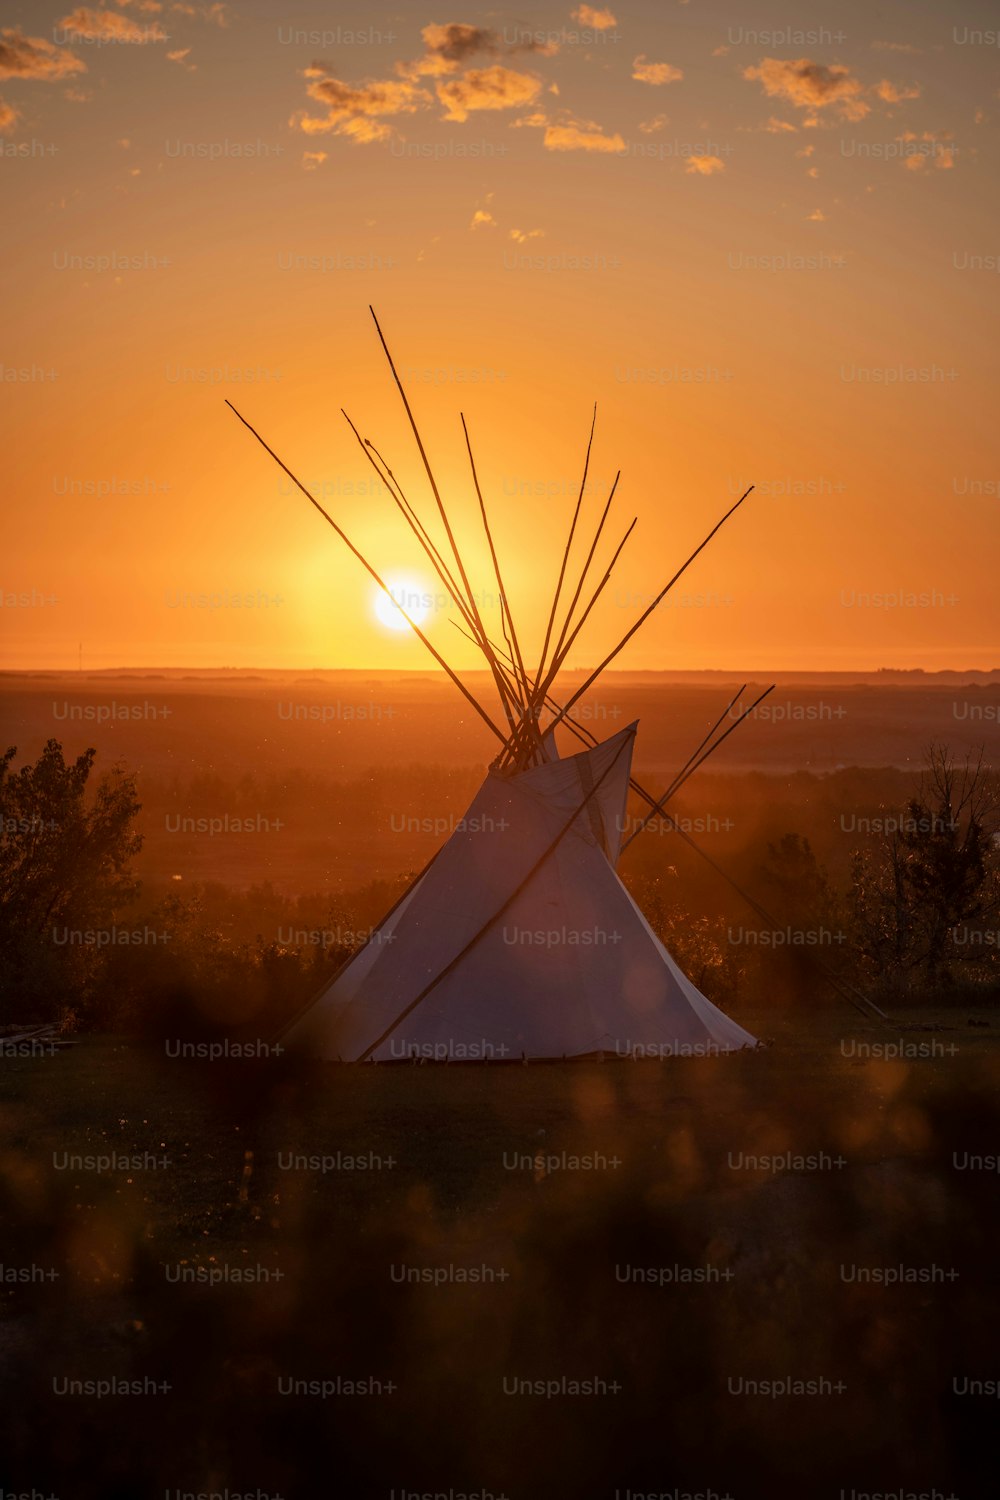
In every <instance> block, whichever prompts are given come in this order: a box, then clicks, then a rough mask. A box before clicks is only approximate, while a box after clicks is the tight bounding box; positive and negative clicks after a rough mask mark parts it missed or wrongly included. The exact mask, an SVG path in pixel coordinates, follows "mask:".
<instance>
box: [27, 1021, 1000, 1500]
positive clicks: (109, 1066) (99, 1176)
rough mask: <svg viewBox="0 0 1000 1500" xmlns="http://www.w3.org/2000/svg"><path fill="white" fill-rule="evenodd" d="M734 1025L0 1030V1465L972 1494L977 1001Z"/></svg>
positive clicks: (281, 1489)
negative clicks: (555, 1052)
mask: <svg viewBox="0 0 1000 1500" xmlns="http://www.w3.org/2000/svg"><path fill="white" fill-rule="evenodd" d="M739 1019H740V1020H741V1022H744V1023H745V1024H747V1025H749V1026H750V1028H751V1030H754V1031H756V1033H757V1034H758V1035H760V1036H762V1037H765V1038H767V1039H768V1042H769V1045H768V1047H767V1048H766V1049H765V1050H759V1051H757V1052H755V1053H746V1054H741V1055H738V1056H732V1057H718V1058H698V1059H674V1060H671V1061H666V1062H662V1063H660V1062H643V1063H629V1062H620V1061H608V1062H606V1063H604V1064H600V1063H586V1064H554V1065H534V1066H529V1067H523V1066H485V1067H483V1066H479V1067H476V1066H470V1067H447V1068H441V1067H410V1066H402V1067H398V1066H397V1067H380V1068H363V1067H327V1068H318V1069H313V1070H309V1071H304V1072H303V1071H300V1070H298V1069H295V1068H293V1067H292V1066H291V1065H290V1063H289V1062H288V1059H286V1058H278V1059H275V1058H270V1059H266V1058H265V1059H259V1060H253V1061H248V1060H232V1059H230V1060H226V1061H216V1062H209V1061H201V1060H191V1059H184V1058H172V1057H169V1056H167V1054H166V1049H165V1048H162V1049H153V1048H151V1047H140V1046H137V1045H135V1044H126V1043H123V1042H121V1041H119V1040H116V1039H114V1038H96V1039H85V1040H83V1041H82V1042H80V1044H79V1045H77V1046H75V1047H72V1048H67V1049H64V1050H62V1051H59V1052H58V1053H57V1054H55V1055H52V1056H48V1055H43V1056H36V1057H6V1058H4V1059H3V1060H2V1061H0V1127H2V1129H0V1140H2V1146H0V1213H2V1221H3V1228H2V1235H3V1238H2V1247H3V1248H2V1259H3V1278H4V1279H3V1283H2V1286H0V1306H2V1310H3V1311H2V1321H0V1395H2V1409H3V1415H2V1418H0V1431H2V1442H0V1480H2V1481H3V1483H4V1484H5V1485H6V1486H7V1487H8V1488H12V1489H20V1490H24V1489H29V1490H30V1488H31V1487H34V1488H36V1489H37V1490H39V1491H40V1492H41V1493H42V1494H45V1495H50V1494H56V1495H60V1496H70V1495H72V1496H80V1497H90V1496H95V1497H96V1496H102V1497H117V1496H137V1495H145V1494H149V1495H156V1494H161V1495H162V1494H163V1493H164V1492H167V1493H168V1494H169V1495H172V1494H173V1491H175V1490H178V1491H180V1492H182V1493H183V1492H204V1491H213V1490H214V1491H221V1492H225V1490H226V1489H227V1488H228V1489H229V1491H230V1492H234V1493H237V1494H241V1493H245V1492H247V1491H249V1492H251V1493H254V1492H257V1491H259V1492H261V1493H262V1494H264V1495H269V1496H277V1495H282V1496H284V1497H287V1500H291V1497H293V1496H295V1497H297V1496H313V1495H320V1494H324V1495H325V1494H331V1495H332V1494H337V1495H340V1494H345V1495H383V1496H389V1495H390V1494H391V1492H392V1491H393V1490H395V1492H396V1493H395V1500H400V1497H401V1496H402V1495H403V1494H404V1493H406V1494H409V1493H411V1492H417V1493H427V1492H433V1493H438V1494H441V1493H444V1494H447V1493H448V1492H449V1491H452V1492H453V1495H454V1496H457V1495H465V1494H474V1493H477V1492H480V1493H483V1494H486V1495H490V1494H491V1495H493V1496H499V1495H501V1494H506V1495H507V1496H509V1497H510V1500H515V1497H518V1496H529V1495H531V1496H534V1495H552V1496H577V1495H579V1496H589V1495H594V1496H597V1495H608V1496H614V1494H615V1491H616V1490H617V1491H619V1492H620V1494H621V1495H622V1496H624V1495H626V1494H628V1493H629V1492H630V1491H631V1492H632V1494H633V1495H635V1494H649V1493H656V1494H667V1493H672V1492H673V1491H674V1490H679V1492H680V1493H682V1494H683V1493H685V1492H687V1491H689V1492H693V1493H704V1494H706V1495H707V1494H709V1493H711V1492H712V1491H713V1490H714V1491H715V1492H716V1493H717V1494H718V1496H720V1497H721V1496H723V1495H725V1494H727V1493H728V1494H730V1495H732V1496H733V1497H734V1500H741V1497H743V1496H750V1495H764V1494H768V1495H789V1496H792V1495H794V1496H800V1495H801V1496H807V1495H808V1496H822V1495H830V1496H834V1497H835V1496H838V1495H839V1493H840V1491H841V1490H844V1491H845V1492H846V1493H847V1494H848V1495H850V1492H851V1490H852V1489H853V1490H855V1491H857V1492H858V1493H859V1494H860V1493H866V1492H879V1491H891V1490H898V1489H900V1488H901V1487H902V1488H903V1489H904V1490H905V1489H906V1488H909V1489H911V1490H913V1491H917V1492H921V1491H927V1492H931V1491H933V1490H934V1489H935V1488H937V1489H938V1490H940V1491H941V1493H942V1495H943V1496H947V1495H949V1494H951V1493H953V1492H954V1493H955V1494H957V1495H960V1496H961V1500H969V1497H972V1496H979V1495H983V1496H985V1495H988V1494H992V1493H994V1490H993V1489H992V1488H991V1485H992V1483H993V1482H994V1481H993V1480H992V1478H991V1475H992V1469H993V1468H994V1467H995V1465H993V1466H991V1465H989V1464H988V1463H987V1461H986V1459H985V1458H984V1457H981V1456H980V1455H981V1454H982V1453H983V1449H982V1446H981V1445H979V1444H977V1438H978V1437H980V1436H982V1435H983V1434H984V1433H985V1430H986V1422H987V1420H988V1417H989V1413H990V1412H991V1411H992V1410H995V1407H996V1401H995V1399H994V1400H992V1401H991V1400H990V1398H989V1397H987V1396H985V1395H982V1394H975V1393H974V1392H975V1390H976V1387H975V1385H974V1382H976V1381H986V1382H990V1381H993V1382H994V1385H993V1387H992V1388H993V1389H994V1390H995V1389H996V1384H995V1382H996V1377H997V1376H998V1374H1000V1370H998V1368H997V1311H996V1307H995V1303H994V1302H993V1293H994V1288H995V1283H996V1248H995V1246H996V1241H995V1225H996V1209H997V1194H998V1191H1000V1179H998V1176H997V1173H996V1172H995V1171H990V1170H988V1169H987V1166H986V1165H983V1164H979V1165H976V1164H975V1163H976V1161H977V1159H978V1158H980V1157H985V1158H987V1159H989V1158H992V1161H993V1164H994V1165H995V1161H996V1155H997V1152H998V1148H1000V1128H998V1126H1000V1015H998V1014H997V1012H995V1011H994V1012H987V1011H983V1012H970V1011H968V1010H966V1009H962V1010H954V1011H952V1010H940V1011H938V1012H934V1013H931V1012H927V1011H921V1012H919V1013H916V1012H914V1013H911V1014H909V1015H907V1016H905V1017H903V1016H896V1017H895V1018H894V1021H893V1024H892V1025H891V1026H888V1027H879V1028H877V1029H876V1028H875V1027H874V1026H873V1025H870V1024H869V1023H868V1022H866V1021H864V1020H863V1019H862V1018H861V1017H860V1016H858V1015H856V1014H855V1013H854V1012H852V1011H850V1010H837V1011H833V1010H828V1009H820V1010H817V1011H815V1012H814V1013H812V1014H810V1015H806V1014H801V1013H800V1014H797V1015H796V1016H794V1018H792V1017H789V1016H788V1015H787V1014H786V1013H780V1012H775V1011H769V1012H767V1013H765V1014H762V1015H761V1014H758V1015H756V1016H752V1015H748V1014H747V1013H746V1012H744V1011H741V1012H740V1014H739ZM866 1049H867V1050H866ZM871 1049H874V1053H873V1055H872V1054H871ZM900 1053H902V1054H903V1055H899V1054H900ZM115 1155H124V1156H128V1157H138V1158H139V1159H140V1164H139V1165H136V1164H135V1163H134V1162H133V1163H131V1164H124V1165H123V1164H122V1163H121V1162H120V1161H116V1162H115V1163H114V1165H113V1166H112V1167H111V1169H106V1163H105V1164H102V1166H103V1167H104V1168H105V1169H98V1166H97V1164H95V1163H94V1162H93V1161H92V1160H91V1161H88V1158H90V1159H92V1158H106V1157H108V1156H115ZM74 1158H82V1159H83V1161H82V1162H81V1161H79V1160H74ZM301 1158H307V1159H311V1160H307V1161H306V1162H303V1161H302V1160H301ZM775 1158H777V1160H775ZM164 1159H166V1160H164ZM762 1159H770V1160H762ZM588 1162H589V1164H588ZM887 1271H892V1272H894V1273H895V1277H896V1281H895V1282H893V1279H892V1277H891V1276H887V1274H886V1273H887ZM53 1272H54V1273H57V1274H56V1275H50V1273H53ZM872 1272H874V1273H875V1275H874V1276H873V1275H872ZM640 1273H641V1275H640ZM187 1275H191V1276H194V1275H200V1276H202V1277H203V1278H205V1279H204V1280H201V1281H194V1282H191V1281H186V1280H183V1279H182V1278H183V1277H185V1276H187ZM210 1277H211V1278H214V1284H213V1281H212V1280H210V1279H209V1278H210ZM251 1278H256V1279H251ZM887 1283H888V1284H887ZM74 1380H80V1381H91V1382H94V1381H115V1380H120V1381H132V1382H140V1383H142V1387H143V1389H142V1393H141V1394H140V1393H136V1394H119V1393H115V1394H101V1395H98V1394H96V1393H94V1392H93V1390H92V1389H91V1390H86V1389H85V1390H84V1391H83V1392H81V1393H76V1392H75V1388H73V1387H72V1386H69V1387H67V1385H66V1383H67V1382H71V1381H74ZM588 1380H589V1381H592V1382H595V1386H596V1389H594V1390H591V1391H589V1392H588V1391H584V1392H582V1393H580V1392H578V1391H577V1390H576V1389H575V1388H574V1387H573V1386H572V1385H570V1384H568V1383H569V1382H574V1381H588ZM782 1380H788V1381H791V1382H805V1383H807V1384H806V1389H804V1390H801V1391H800V1390H799V1389H798V1387H795V1388H794V1390H793V1391H792V1392H789V1393H788V1394H784V1393H782V1390H781V1388H779V1390H778V1391H777V1392H775V1391H774V1390H773V1389H772V1390H768V1393H767V1394H763V1393H761V1391H760V1390H757V1391H754V1388H753V1387H747V1386H746V1384H745V1382H748V1381H782ZM303 1381H313V1382H318V1383H319V1384H317V1386H316V1387H315V1388H308V1387H303V1386H301V1385H298V1386H297V1385H295V1384H294V1382H303ZM352 1381H353V1382H360V1383H361V1386H362V1389H361V1390H360V1391H358V1390H357V1389H356V1388H355V1387H352V1386H351V1385H350V1384H346V1385H345V1382H352ZM522 1381H532V1382H539V1381H544V1382H552V1384H551V1385H549V1386H547V1387H546V1388H545V1393H542V1394H539V1393H536V1391H535V1389H534V1388H533V1387H532V1388H530V1389H528V1388H527V1387H522V1386H519V1385H517V1382H522ZM323 1382H325V1385H324V1384H323ZM338 1382H339V1384H338ZM365 1382H367V1383H368V1387H369V1388H366V1387H365ZM809 1382H813V1383H818V1389H817V1388H816V1387H815V1385H814V1387H813V1388H809V1386H808V1383H809ZM970 1382H971V1383H972V1384H970ZM390 1384H391V1385H392V1386H393V1387H394V1388H393V1389H391V1390H390V1389H389V1386H390ZM162 1385H167V1386H169V1387H170V1388H169V1390H164V1389H160V1388H159V1387H160V1386H162ZM154 1386H155V1387H156V1389H154V1388H153V1387H154ZM615 1387H617V1389H615ZM837 1387H840V1389H839V1390H838V1389H837ZM764 1389H765V1390H767V1388H766V1387H765V1388H764ZM821 1453H822V1454H823V1455H825V1456H824V1457H823V1459H822V1460H820V1459H819V1458H818V1457H817V1455H818V1454H821ZM326 1475H328V1476H330V1478H329V1483H327V1482H326V1481H325V1480H323V1481H321V1480H320V1479H319V1477H318V1476H326Z"/></svg>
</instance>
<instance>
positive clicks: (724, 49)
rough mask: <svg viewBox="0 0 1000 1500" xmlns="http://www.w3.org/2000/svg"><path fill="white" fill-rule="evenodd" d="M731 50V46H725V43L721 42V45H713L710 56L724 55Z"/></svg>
mask: <svg viewBox="0 0 1000 1500" xmlns="http://www.w3.org/2000/svg"><path fill="white" fill-rule="evenodd" d="M732 50H733V49H732V48H731V47H727V46H726V45H725V43H723V45H722V46H721V47H713V48H712V56H713V57H725V56H726V54H727V53H729V52H731V51H732Z"/></svg>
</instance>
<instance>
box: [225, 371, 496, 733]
mask: <svg viewBox="0 0 1000 1500" xmlns="http://www.w3.org/2000/svg"><path fill="white" fill-rule="evenodd" d="M226 405H227V406H228V407H229V409H230V411H232V412H234V413H235V414H236V416H237V417H239V419H240V421H241V422H242V423H243V426H244V427H246V428H247V430H248V431H249V432H252V433H253V435H254V437H255V438H256V439H257V441H258V443H259V444H260V446H261V447H262V448H263V449H264V451H265V452H266V453H269V454H270V455H271V457H272V458H273V459H274V461H275V463H276V464H277V465H278V467H279V469H283V470H284V472H285V473H286V474H287V475H288V477H289V479H290V480H291V481H292V483H293V484H294V485H295V486H296V488H297V489H300V490H301V491H302V493H303V495H305V497H306V499H307V500H308V501H309V503H310V504H311V505H314V506H315V507H316V509H317V510H318V511H319V513H320V515H321V516H322V517H323V519H324V521H326V522H327V524H328V525H329V526H332V527H333V529H334V531H335V532H336V533H337V535H338V536H339V537H340V539H341V541H342V542H343V543H344V545H345V546H346V547H347V549H348V550H349V551H350V552H352V553H353V554H354V556H355V557H356V558H357V559H358V562H359V563H360V564H361V566H362V567H363V568H364V569H365V571H366V572H367V573H369V574H370V575H371V577H372V578H374V580H375V582H376V583H377V584H378V586H379V588H380V589H381V590H382V592H383V594H385V595H386V596H387V597H388V598H389V599H392V592H391V590H390V589H389V588H388V587H387V585H386V583H385V582H384V580H383V579H382V578H380V577H379V575H378V573H376V571H375V569H374V568H373V567H372V565H371V563H370V562H369V561H368V559H367V558H366V557H364V556H363V555H362V553H361V552H360V551H359V550H358V548H357V547H356V546H355V545H354V543H353V542H352V541H351V539H350V537H349V536H348V535H347V533H346V531H344V530H343V529H342V528H341V527H340V526H338V525H337V523H336V521H335V520H334V519H333V517H332V516H331V515H330V514H329V512H328V511H325V510H324V509H323V507H322V505H320V503H319V501H318V500H317V499H316V497H315V495H313V494H311V493H310V492H309V490H307V489H306V487H305V485H304V484H303V483H302V481H301V479H299V478H298V476H297V475H295V474H293V473H292V471H291V469H290V468H289V467H288V465H287V464H286V463H285V462H284V461H283V460H282V459H280V458H279V457H278V455H277V454H276V453H275V451H274V449H273V448H272V447H271V446H270V444H269V443H267V442H265V441H264V439H263V438H262V437H261V435H260V433H259V432H258V431H257V429H256V427H254V426H252V425H251V423H249V422H248V421H247V419H246V417H244V416H243V414H242V413H241V412H239V411H237V410H236V407H235V406H234V405H233V403H232V402H231V401H229V400H228V399H227V401H226ZM392 602H393V604H395V605H396V608H397V609H398V610H399V612H400V614H401V615H402V616H403V619H404V620H405V621H406V623H407V624H408V625H409V627H410V629H411V630H412V631H413V633H414V635H415V636H416V637H417V639H418V640H419V641H421V642H422V644H423V645H424V646H426V648H427V650H428V651H429V652H430V654H431V655H432V656H433V658H434V660H435V661H436V662H437V664H438V666H439V667H441V668H442V669H443V670H444V671H445V672H447V674H448V676H449V677H450V678H451V680H452V682H453V683H454V684H455V686H456V687H457V688H458V690H459V692H460V693H461V694H462V696H463V698H466V699H467V700H468V702H469V703H470V704H471V705H472V707H473V708H474V709H475V710H476V713H477V714H478V715H479V717H480V718H481V719H482V721H483V723H484V724H486V725H487V726H488V728H490V729H491V730H492V731H493V733H494V734H495V735H496V737H497V739H498V740H499V741H500V743H501V744H502V745H506V744H507V741H508V738H509V736H508V735H506V734H504V732H503V730H502V729H500V727H499V726H498V725H497V724H494V722H493V720H492V719H491V718H490V716H489V714H488V713H487V712H486V710H485V708H483V706H482V704H480V703H479V702H478V701H477V700H476V698H475V697H474V696H473V695H472V693H470V692H469V689H468V688H467V687H466V686H465V683H464V682H462V680H461V679H460V678H459V676H458V674H457V673H456V672H455V671H454V669H453V668H452V667H450V666H449V665H448V663H447V662H446V661H445V659H444V657H443V656H442V655H441V653H440V651H438V649H437V647H436V646H434V645H432V643H431V642H430V641H429V640H428V639H427V637H426V636H425V635H424V633H423V631H422V630H421V629H420V626H419V625H418V624H417V623H416V621H415V620H411V619H410V616H409V615H408V614H407V613H406V610H405V609H403V607H402V605H400V604H398V603H396V600H395V599H392Z"/></svg>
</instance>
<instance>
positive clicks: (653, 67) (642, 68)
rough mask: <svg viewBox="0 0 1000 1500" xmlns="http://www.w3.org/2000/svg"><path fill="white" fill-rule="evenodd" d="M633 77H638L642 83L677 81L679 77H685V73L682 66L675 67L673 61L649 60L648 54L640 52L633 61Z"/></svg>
mask: <svg viewBox="0 0 1000 1500" xmlns="http://www.w3.org/2000/svg"><path fill="white" fill-rule="evenodd" d="M632 77H633V78H637V79H638V80H639V82H640V83H653V84H658V83H676V82H677V80H678V78H683V77H684V74H683V72H682V70H681V69H680V68H675V67H674V66H673V65H672V64H671V63H651V62H647V61H646V54H645V53H644V52H640V53H639V56H638V57H636V58H634V59H633V62H632Z"/></svg>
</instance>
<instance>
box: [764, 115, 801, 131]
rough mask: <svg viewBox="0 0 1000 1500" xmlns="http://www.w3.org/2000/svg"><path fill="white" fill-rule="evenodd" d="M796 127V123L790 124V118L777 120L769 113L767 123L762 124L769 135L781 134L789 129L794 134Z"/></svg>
mask: <svg viewBox="0 0 1000 1500" xmlns="http://www.w3.org/2000/svg"><path fill="white" fill-rule="evenodd" d="M798 128H799V127H798V126H797V125H793V124H792V122H791V120H779V119H778V118H777V117H776V116H775V115H771V116H770V118H769V119H768V122H767V124H766V125H765V126H764V129H765V130H766V131H767V132H768V134H769V135H781V134H782V133H783V132H785V131H789V130H790V131H792V132H793V134H794V132H795V131H797V130H798Z"/></svg>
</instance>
